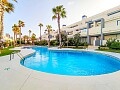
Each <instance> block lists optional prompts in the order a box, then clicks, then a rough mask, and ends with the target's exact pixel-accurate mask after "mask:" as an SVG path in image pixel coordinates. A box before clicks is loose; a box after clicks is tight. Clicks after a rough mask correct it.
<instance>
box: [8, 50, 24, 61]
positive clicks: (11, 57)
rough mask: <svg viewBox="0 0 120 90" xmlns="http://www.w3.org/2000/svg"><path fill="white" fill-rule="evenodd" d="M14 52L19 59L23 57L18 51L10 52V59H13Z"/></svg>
mask: <svg viewBox="0 0 120 90" xmlns="http://www.w3.org/2000/svg"><path fill="white" fill-rule="evenodd" d="M14 54H16V55H17V56H19V57H20V58H21V59H23V60H24V59H25V58H24V56H23V55H22V54H21V53H20V52H12V53H11V54H10V61H11V60H12V59H14Z"/></svg>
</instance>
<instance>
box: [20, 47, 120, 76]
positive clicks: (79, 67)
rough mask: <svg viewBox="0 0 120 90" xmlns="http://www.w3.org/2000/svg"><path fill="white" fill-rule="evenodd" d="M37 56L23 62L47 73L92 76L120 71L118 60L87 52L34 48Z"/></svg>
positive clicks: (27, 58) (34, 55)
mask: <svg viewBox="0 0 120 90" xmlns="http://www.w3.org/2000/svg"><path fill="white" fill-rule="evenodd" d="M33 49H34V50H36V52H35V54H33V55H31V56H28V57H26V59H25V60H21V64H22V65H24V66H25V67H27V68H30V69H33V70H37V71H42V72H46V73H52V74H59V75H69V76H91V75H101V74H108V73H112V72H116V71H118V70H120V60H119V59H118V58H115V57H112V56H108V55H104V54H100V53H95V52H87V51H73V50H48V48H46V47H34V48H33Z"/></svg>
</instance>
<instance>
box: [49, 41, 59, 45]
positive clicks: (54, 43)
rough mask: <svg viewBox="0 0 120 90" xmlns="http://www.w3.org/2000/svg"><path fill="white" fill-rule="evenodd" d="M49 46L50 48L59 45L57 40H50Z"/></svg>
mask: <svg viewBox="0 0 120 90" xmlns="http://www.w3.org/2000/svg"><path fill="white" fill-rule="evenodd" d="M50 45H51V46H57V45H59V43H58V41H57V40H51V41H50Z"/></svg>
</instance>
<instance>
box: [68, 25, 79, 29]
mask: <svg viewBox="0 0 120 90" xmlns="http://www.w3.org/2000/svg"><path fill="white" fill-rule="evenodd" d="M77 26H78V25H74V26H71V27H70V28H74V27H77Z"/></svg>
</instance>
